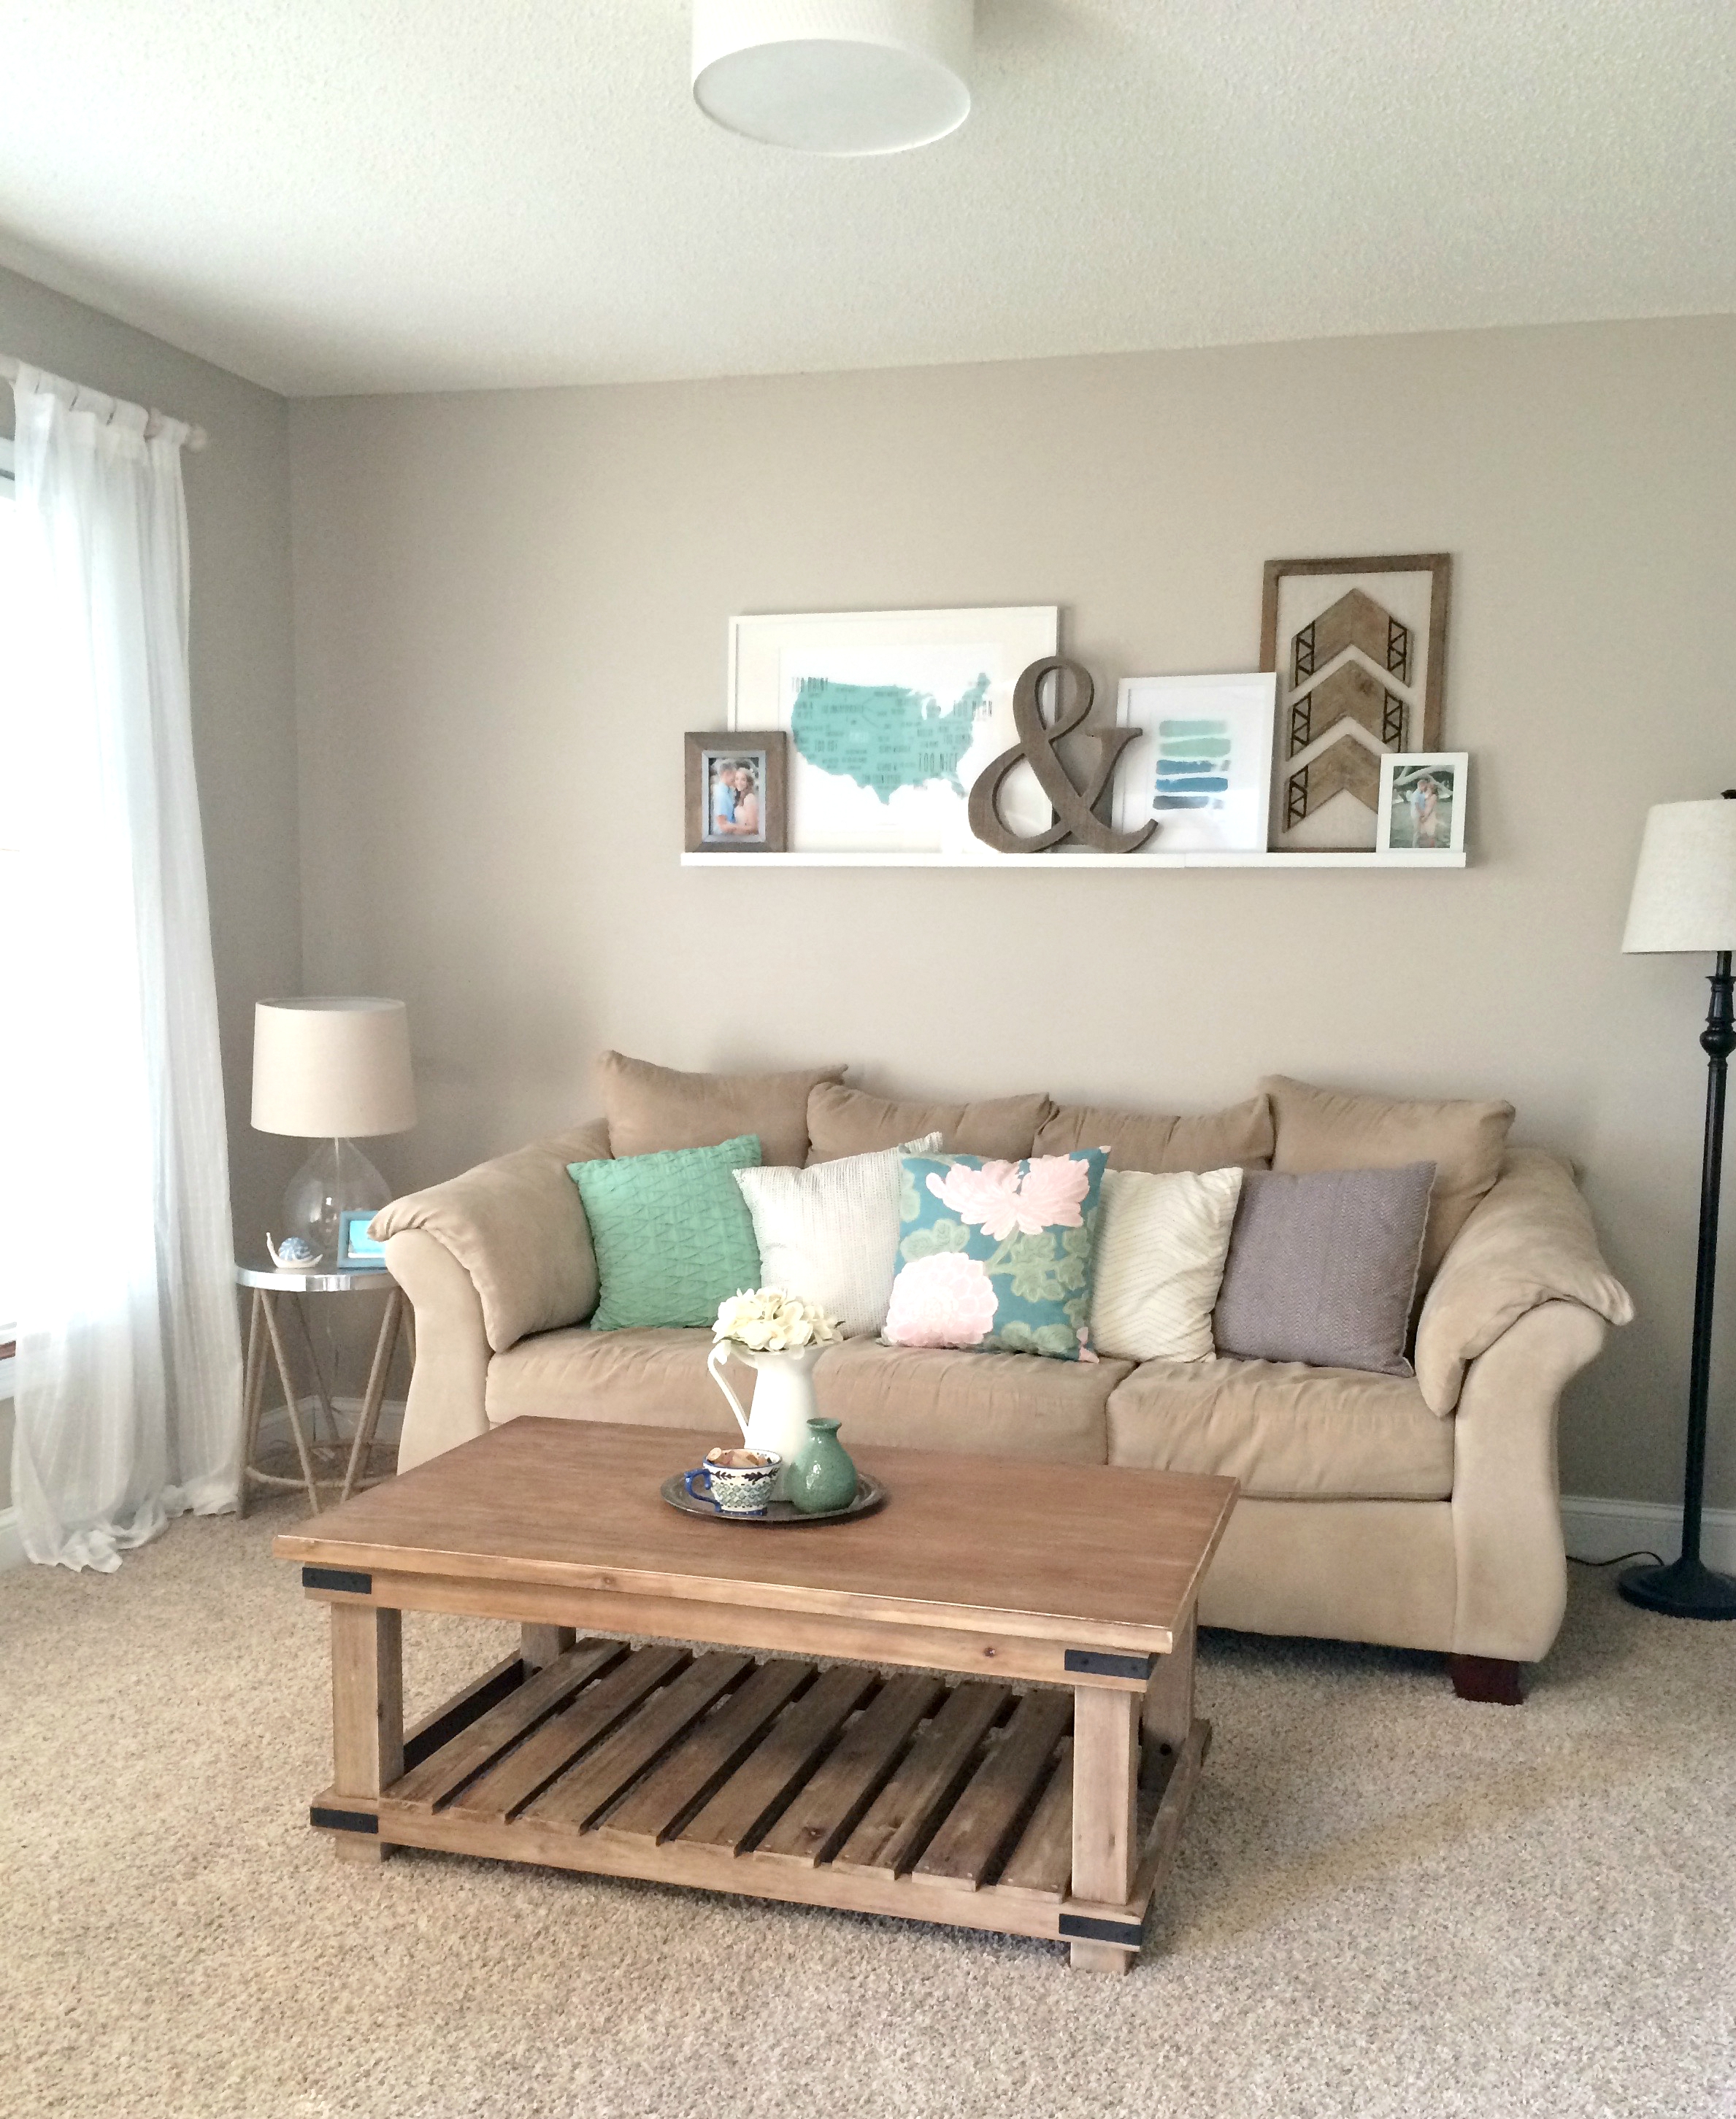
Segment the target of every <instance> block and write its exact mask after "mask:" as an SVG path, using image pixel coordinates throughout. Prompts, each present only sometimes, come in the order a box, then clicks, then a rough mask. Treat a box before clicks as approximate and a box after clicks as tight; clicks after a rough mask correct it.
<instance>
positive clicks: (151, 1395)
mask: <svg viewBox="0 0 1736 2119" xmlns="http://www.w3.org/2000/svg"><path fill="white" fill-rule="evenodd" d="M15 395H16V407H17V423H16V447H15V475H16V491H15V505H16V509H17V519H16V528H17V539H16V549H17V552H18V563H19V580H18V584H17V586H18V590H19V593H18V595H17V596H16V600H15V603H14V613H15V624H13V626H12V628H9V631H10V633H11V634H12V638H10V639H9V641H8V642H7V651H8V654H9V657H10V659H11V663H12V669H11V676H12V684H13V686H14V688H15V689H14V698H15V699H16V700H17V701H18V702H20V704H21V708H22V711H21V712H17V713H15V714H14V715H13V716H12V717H11V728H12V739H11V744H10V745H9V747H13V748H15V749H16V756H15V757H14V758H10V759H8V760H7V761H5V769H6V770H7V771H9V772H14V771H15V772H18V773H19V774H21V776H22V779H21V785H22V786H23V788H24V789H25V791H26V800H25V801H24V803H23V804H22V809H23V812H24V815H23V821H22V825H21V838H22V845H21V862H20V866H21V869H22V874H21V879H20V893H21V906H20V922H19V924H20V927H21V944H20V959H19V962H18V963H17V965H16V978H15V980H14V982H13V986H12V992H13V995H14V997H15V999H16V1004H17V1005H16V1008H14V1009H13V1010H12V1026H11V1028H10V1030H9V1032H8V1034H7V1038H6V1039H5V1041H4V1042H5V1045H6V1047H7V1052H6V1055H5V1064H6V1067H7V1072H8V1073H9V1075H10V1077H11V1079H10V1080H9V1081H8V1083H7V1085H6V1086H7V1092H8V1093H7V1101H8V1104H9V1106H10V1109H11V1113H12V1118H13V1120H14V1123H13V1125H12V1128H11V1131H12V1135H13V1146H12V1152H11V1155H10V1157H9V1162H10V1167H9V1168H8V1169H7V1171H6V1172H5V1178H6V1180H7V1181H6V1182H5V1184H4V1185H3V1186H0V1191H3V1194H4V1197H5V1204H4V1206H3V1207H0V1212H4V1213H9V1214H10V1215H11V1216H12V1218H13V1220H14V1223H15V1229H16V1255H17V1261H18V1263H17V1272H18V1278H19V1289H18V1308H19V1316H18V1326H19V1329H18V1362H17V1370H16V1437H15V1442H14V1447H13V1459H12V1491H13V1495H14V1498H15V1500H16V1503H17V1506H18V1511H19V1519H20V1528H21V1532H22V1535H23V1539H24V1547H25V1551H26V1552H27V1553H28V1554H29V1556H30V1558H31V1559H32V1560H43V1561H51V1562H53V1561H58V1563H60V1564H61V1565H63V1566H67V1567H94V1568H99V1569H101V1570H104V1572H107V1571H109V1570H113V1569H114V1568H116V1567H118V1565H120V1560H119V1554H120V1552H121V1551H122V1550H123V1548H125V1547H127V1546H135V1545H140V1544H142V1543H143V1542H145V1540H146V1539H147V1538H149V1537H154V1536H155V1534H156V1532H158V1531H160V1529H161V1528H163V1525H164V1523H165V1521H166V1520H167V1519H168V1518H169V1516H170V1515H174V1514H179V1513H180V1512H182V1511H183V1510H185V1509H197V1510H200V1511H201V1512H206V1511H211V1510H215V1509H223V1508H226V1507H229V1506H230V1505H232V1504H233V1502H234V1497H235V1490H236V1483H237V1478H238V1474H239V1422H238V1413H237V1407H238V1403H239V1389H240V1348H239V1338H238V1333H237V1328H236V1315H235V1301H234V1284H233V1283H234V1273H233V1257H232V1253H231V1250H230V1218H229V1162H228V1152H227V1148H226V1146H225V1134H224V1118H223V1084H222V1078H221V1075H220V1071H219V1064H218V1050H217V1018H216V995H215V991H214V987H213V981H212V976H211V933H210V923H209V916H208V912H207V902H206V893H205V865H204V855H203V850H202V843H201V837H200V831H199V809H198V797H197V791H196V789H195V786H194V781H193V737H192V728H191V722H190V716H189V710H188V678H187V520H186V509H185V504H184V501H183V494H182V489H181V443H183V441H184V440H185V438H186V435H187V429H185V428H183V427H178V426H175V425H174V424H172V423H165V424H164V425H163V429H162V431H161V432H160V433H157V434H153V435H151V437H150V438H146V431H145V430H146V414H145V413H144V411H143V410H142V409H141V408H140V407H139V406H128V405H121V404H117V403H115V402H114V401H113V400H111V399H109V398H106V397H101V396H97V395H95V393H94V392H87V391H82V390H80V389H78V388H77V387H76V386H75V385H73V384H71V383H65V382H63V381H61V380H60V379H59V378H57V377H53V376H49V375H44V374H43V373H41V372H40V371H39V370H37V369H30V368H25V369H21V372H20V374H19V376H18V378H17V382H16V386H15Z"/></svg>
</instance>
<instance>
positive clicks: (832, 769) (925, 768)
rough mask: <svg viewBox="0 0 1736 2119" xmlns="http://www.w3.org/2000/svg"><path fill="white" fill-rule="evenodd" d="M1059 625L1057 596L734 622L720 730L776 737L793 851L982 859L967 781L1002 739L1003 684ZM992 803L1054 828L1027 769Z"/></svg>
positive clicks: (1006, 693)
mask: <svg viewBox="0 0 1736 2119" xmlns="http://www.w3.org/2000/svg"><path fill="white" fill-rule="evenodd" d="M1058 633H1059V612H1058V610H1057V607H1056V605H1053V604H1036V605H1021V606H1014V607H1009V608H1005V609H999V608H991V609H986V610H883V611H833V612H809V613H794V614H784V615H782V616H771V617H763V618H761V617H755V618H736V619H731V621H730V683H729V725H730V726H731V729H765V730H771V729H782V730H787V733H788V735H789V740H790V745H789V825H788V832H789V836H788V841H787V843H788V846H789V849H790V851H791V852H792V853H815V854H825V853H836V854H846V853H886V854H898V853H905V854H930V855H934V854H938V855H943V856H947V855H950V856H952V857H954V858H956V859H958V860H968V861H982V860H985V859H986V860H993V859H994V858H995V856H994V855H992V854H991V852H990V851H989V850H988V849H987V848H986V847H985V846H983V845H982V842H981V841H979V840H978V839H977V837H975V836H974V835H973V833H972V831H971V828H970V823H969V818H968V814H967V804H968V797H969V795H970V788H971V782H972V781H973V780H974V779H975V778H976V777H977V773H978V772H981V771H982V768H983V767H985V766H986V765H987V764H988V763H990V761H991V759H992V758H995V757H996V756H997V755H998V754H999V753H1000V752H1002V751H1004V750H1005V749H1007V748H1008V747H1009V745H1010V744H1012V743H1013V742H1014V740H1015V730H1014V724H1013V688H1014V685H1015V684H1016V683H1017V682H1018V680H1019V672H1020V671H1021V670H1024V669H1025V668H1027V667H1028V665H1030V664H1031V663H1033V662H1037V661H1042V660H1043V659H1044V657H1046V656H1051V655H1053V654H1054V653H1055V652H1056V640H1057V638H1058ZM1000 811H1001V814H1002V816H1003V817H1004V818H1005V821H1006V822H1007V823H1009V824H1010V825H1012V826H1014V828H1016V829H1018V830H1020V831H1023V832H1040V831H1042V830H1043V829H1044V828H1046V827H1047V825H1048V823H1050V821H1051V815H1052V812H1051V808H1050V805H1049V802H1048V800H1047V796H1045V795H1044V794H1043V792H1042V789H1041V788H1039V787H1038V786H1037V781H1036V777H1035V775H1034V774H1033V772H1031V770H1030V767H1028V766H1025V765H1021V766H1020V767H1018V768H1017V770H1016V771H1015V772H1014V773H1013V774H1012V775H1011V776H1010V777H1009V779H1008V781H1007V782H1006V784H1005V788H1004V790H1003V791H1002V793H1001V796H1000Z"/></svg>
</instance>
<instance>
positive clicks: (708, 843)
mask: <svg viewBox="0 0 1736 2119" xmlns="http://www.w3.org/2000/svg"><path fill="white" fill-rule="evenodd" d="M788 742H789V738H788V736H787V735H786V734H785V733H784V731H783V730H782V729H741V730H737V731H736V733H735V734H733V735H728V734H726V733H724V732H723V731H722V730H717V729H703V730H700V731H699V733H698V734H697V735H689V737H688V738H687V851H688V852H689V853H690V854H781V853H782V852H784V851H786V850H787V843H788V833H789V819H788V815H787V800H786V795H785V787H786V783H787V773H788V769H789V768H788V758H787V744H788Z"/></svg>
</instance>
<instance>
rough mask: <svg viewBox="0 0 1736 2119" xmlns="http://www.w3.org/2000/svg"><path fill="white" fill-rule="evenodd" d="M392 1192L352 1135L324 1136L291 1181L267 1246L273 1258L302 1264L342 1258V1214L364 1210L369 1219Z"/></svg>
mask: <svg viewBox="0 0 1736 2119" xmlns="http://www.w3.org/2000/svg"><path fill="white" fill-rule="evenodd" d="M391 1197H392V1187H391V1186H390V1185H388V1183H387V1182H386V1180H385V1179H384V1178H383V1177H382V1176H381V1175H380V1173H379V1172H378V1171H377V1170H376V1169H375V1168H374V1165H373V1164H372V1163H371V1162H369V1160H368V1158H367V1157H366V1156H365V1155H364V1154H363V1153H362V1152H361V1150H360V1148H358V1147H357V1146H356V1144H355V1142H354V1141H353V1140H342V1139H338V1140H323V1141H321V1142H320V1143H319V1144H318V1147H317V1148H315V1149H314V1150H313V1153H312V1154H311V1155H310V1156H309V1157H308V1159H307V1161H306V1162H304V1163H303V1165H302V1166H301V1167H300V1169H299V1170H298V1171H296V1173H295V1175H294V1176H293V1177H292V1178H291V1179H290V1181H289V1185H288V1186H287V1188H286V1189H285V1192H284V1195H283V1213H282V1217H281V1219H282V1232H281V1235H280V1234H275V1233H272V1234H267V1237H266V1245H267V1249H268V1250H270V1251H271V1254H272V1259H273V1260H274V1261H275V1262H276V1263H279V1264H284V1265H297V1266H299V1267H301V1268H304V1269H305V1268H308V1267H309V1266H312V1265H313V1264H322V1265H325V1266H327V1267H329V1266H333V1265H337V1264H341V1263H343V1262H344V1252H345V1248H346V1247H345V1245H344V1240H343V1236H344V1217H345V1216H346V1215H347V1214H355V1213H366V1215H367V1217H368V1218H369V1221H370V1222H371V1221H372V1220H373V1218H374V1216H375V1215H376V1214H377V1213H378V1212H379V1210H380V1209H381V1208H382V1207H383V1206H385V1205H386V1203H388V1200H390V1199H391ZM297 1237H299V1239H300V1240H301V1242H300V1244H299V1245H298V1244H297V1243H296V1242H295V1239H296V1238H297ZM301 1245H305V1246H306V1248H305V1249H303V1248H302V1247H301Z"/></svg>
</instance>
